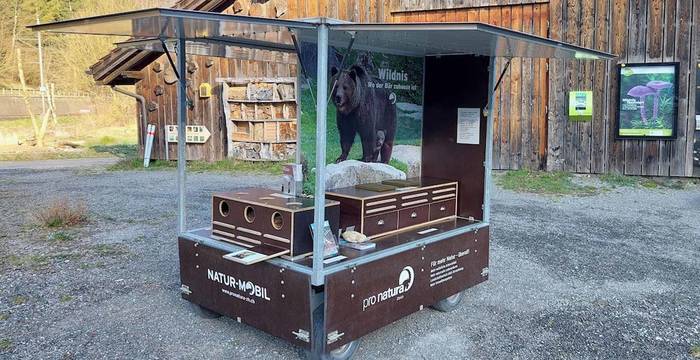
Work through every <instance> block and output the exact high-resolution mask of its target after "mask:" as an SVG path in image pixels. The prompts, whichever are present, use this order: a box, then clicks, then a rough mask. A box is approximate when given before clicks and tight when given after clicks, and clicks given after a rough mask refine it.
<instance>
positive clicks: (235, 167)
mask: <svg viewBox="0 0 700 360" xmlns="http://www.w3.org/2000/svg"><path fill="white" fill-rule="evenodd" d="M286 163H287V162H282V161H280V162H273V161H243V160H233V159H231V160H220V161H216V162H206V161H188V162H187V171H189V172H234V173H248V174H269V175H280V174H282V167H283V165H284V164H286ZM176 168H177V162H176V161H165V160H153V161H151V162H150V164H149V165H148V168H144V167H143V160H142V159H137V158H126V159H122V160H120V161H119V162H117V163H116V164H114V165H112V166H110V167H108V168H107V170H110V171H132V170H144V171H154V170H173V169H176Z"/></svg>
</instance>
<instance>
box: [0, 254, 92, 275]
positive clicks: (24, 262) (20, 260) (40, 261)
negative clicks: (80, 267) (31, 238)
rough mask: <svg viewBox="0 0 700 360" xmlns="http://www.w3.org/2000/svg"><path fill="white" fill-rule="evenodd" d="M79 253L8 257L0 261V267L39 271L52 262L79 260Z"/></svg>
mask: <svg viewBox="0 0 700 360" xmlns="http://www.w3.org/2000/svg"><path fill="white" fill-rule="evenodd" d="M81 257H82V255H81V254H79V253H58V254H53V255H23V256H17V255H10V256H9V257H7V258H2V259H0V265H3V266H9V267H11V268H16V269H29V270H34V271H39V270H43V269H46V268H47V267H48V266H49V265H51V264H53V263H54V262H63V261H66V260H76V259H79V258H81Z"/></svg>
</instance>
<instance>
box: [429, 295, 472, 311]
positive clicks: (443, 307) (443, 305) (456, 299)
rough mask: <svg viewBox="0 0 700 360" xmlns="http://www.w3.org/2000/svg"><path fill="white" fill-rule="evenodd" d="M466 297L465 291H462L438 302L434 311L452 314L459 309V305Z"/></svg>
mask: <svg viewBox="0 0 700 360" xmlns="http://www.w3.org/2000/svg"><path fill="white" fill-rule="evenodd" d="M463 297H464V291H460V292H458V293H456V294H454V295H452V296H448V297H446V298H444V299H442V300H440V301H438V302H437V303H436V304H435V305H433V306H432V308H433V309H435V310H437V311H442V312H450V311H452V310H454V309H455V308H457V306H458V305H459V303H461V302H462V298H463Z"/></svg>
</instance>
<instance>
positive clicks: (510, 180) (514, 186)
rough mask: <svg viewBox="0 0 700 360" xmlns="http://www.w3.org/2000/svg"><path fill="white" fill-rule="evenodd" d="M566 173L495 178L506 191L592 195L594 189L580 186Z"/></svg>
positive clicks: (516, 173) (526, 173)
mask: <svg viewBox="0 0 700 360" xmlns="http://www.w3.org/2000/svg"><path fill="white" fill-rule="evenodd" d="M572 177H573V176H572V175H571V174H570V173H566V172H540V171H528V170H515V171H508V172H506V173H505V174H504V175H501V176H499V177H498V178H497V183H498V185H500V186H501V187H502V188H504V189H506V190H512V191H517V192H529V193H536V194H548V195H593V194H595V193H596V192H597V191H596V188H594V187H592V186H582V185H578V184H575V183H574V182H573V181H572Z"/></svg>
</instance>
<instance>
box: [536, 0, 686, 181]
mask: <svg viewBox="0 0 700 360" xmlns="http://www.w3.org/2000/svg"><path fill="white" fill-rule="evenodd" d="M549 7H550V22H551V28H550V33H549V37H551V38H553V39H558V40H564V41H567V42H571V43H574V44H580V45H583V46H588V47H593V48H596V49H599V50H603V51H609V52H612V53H615V54H618V55H620V58H619V62H623V63H624V62H680V64H681V67H680V68H681V71H680V86H679V102H678V105H679V108H678V130H677V133H678V138H677V139H676V140H656V141H648V140H616V139H615V118H616V107H617V91H618V89H617V75H616V65H617V62H615V61H612V62H610V63H609V64H608V65H607V66H606V65H605V64H604V63H590V62H586V61H567V62H563V61H552V63H551V68H550V77H551V91H550V94H551V96H550V99H549V108H550V113H549V118H548V132H549V145H548V158H547V168H548V169H549V170H564V171H574V172H580V173H620V174H628V175H650V176H669V175H670V176H691V175H692V171H693V164H692V147H693V141H694V137H695V132H694V128H695V91H694V89H693V86H691V84H694V83H695V71H694V69H695V66H696V65H695V64H696V61H697V59H698V34H699V32H698V29H697V22H698V20H699V19H700V15H699V14H700V9H699V8H700V1H698V0H550V3H549ZM693 19H694V20H693ZM693 22H694V23H695V24H696V25H695V27H694V26H693ZM584 89H585V90H588V89H592V90H593V91H594V100H595V103H594V116H593V121H591V122H590V123H579V122H569V121H568V119H567V117H566V111H567V108H566V106H567V101H568V100H567V96H568V92H569V91H570V90H584Z"/></svg>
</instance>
